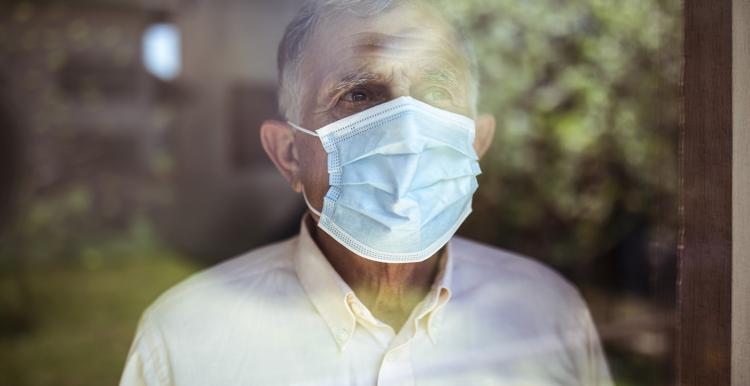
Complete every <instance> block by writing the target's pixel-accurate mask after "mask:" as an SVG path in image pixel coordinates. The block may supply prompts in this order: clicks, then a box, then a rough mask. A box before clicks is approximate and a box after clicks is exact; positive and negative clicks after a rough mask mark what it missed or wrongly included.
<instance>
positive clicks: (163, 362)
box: [120, 310, 173, 386]
mask: <svg viewBox="0 0 750 386" xmlns="http://www.w3.org/2000/svg"><path fill="white" fill-rule="evenodd" d="M171 378H172V377H171V371H170V368H169V360H168V353H167V349H166V345H165V344H164V338H163V335H162V333H161V330H160V329H159V326H158V324H157V323H156V321H155V320H154V318H153V316H152V315H151V312H150V310H146V311H145V312H144V313H143V316H142V317H141V320H140V322H139V323H138V329H137V330H136V334H135V339H134V340H133V344H132V345H131V347H130V352H129V353H128V358H127V360H126V362H125V369H124V371H123V373H122V377H121V378H120V386H173V382H172V379H171Z"/></svg>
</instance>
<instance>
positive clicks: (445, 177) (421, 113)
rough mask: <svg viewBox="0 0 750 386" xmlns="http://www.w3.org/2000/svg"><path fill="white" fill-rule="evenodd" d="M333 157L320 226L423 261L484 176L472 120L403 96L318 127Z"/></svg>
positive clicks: (374, 250) (357, 246) (456, 221)
mask: <svg viewBox="0 0 750 386" xmlns="http://www.w3.org/2000/svg"><path fill="white" fill-rule="evenodd" d="M288 123H289V124H290V125H291V126H292V127H294V128H295V129H297V130H299V131H301V132H303V133H305V134H308V135H313V136H317V137H319V138H320V141H321V143H322V144H323V148H324V149H325V151H326V153H327V154H328V177H329V178H328V184H329V186H330V187H329V189H328V192H327V193H326V195H325V197H324V200H323V202H324V203H323V208H322V209H321V210H320V211H318V210H317V209H315V208H314V207H313V206H312V205H310V202H309V201H308V199H307V196H306V195H304V190H303V195H304V199H305V203H307V206H308V207H309V208H310V210H311V211H312V212H313V213H315V214H317V215H318V216H319V217H320V220H319V221H318V227H319V228H321V229H322V230H323V231H325V232H326V233H328V234H329V235H330V236H331V237H333V238H334V239H335V240H336V241H338V242H339V243H340V244H341V245H343V246H345V247H346V248H347V249H349V250H350V251H352V252H354V253H356V254H357V255H359V256H362V257H364V258H367V259H370V260H374V261H379V262H385V263H411V262H418V261H422V260H425V259H427V258H429V257H430V256H432V255H433V254H434V253H436V252H437V251H438V250H439V249H440V248H442V247H443V246H444V245H445V244H446V243H447V242H448V240H450V238H451V237H452V236H453V234H454V233H455V232H456V230H458V227H459V226H460V225H461V224H462V223H463V221H464V220H465V219H466V217H467V216H468V215H469V213H471V198H472V196H473V194H474V192H475V191H476V189H477V186H478V185H477V179H476V176H477V175H479V174H480V172H481V171H480V169H479V163H478V157H477V154H476V152H475V151H474V147H473V143H474V136H475V126H474V121H473V120H472V119H470V118H468V117H465V116H463V115H459V114H455V113H452V112H449V111H446V110H442V109H439V108H436V107H433V106H430V105H428V104H426V103H423V102H420V101H418V100H416V99H413V98H411V97H400V98H397V99H394V100H392V101H389V102H387V103H383V104H380V105H377V106H375V107H372V108H370V109H368V110H365V111H362V112H360V113H357V114H354V115H351V116H349V117H346V118H344V119H341V120H339V121H336V122H333V123H331V124H329V125H326V126H324V127H322V128H320V129H318V130H316V131H311V130H307V129H304V128H302V127H300V126H298V125H296V124H294V123H292V122H288Z"/></svg>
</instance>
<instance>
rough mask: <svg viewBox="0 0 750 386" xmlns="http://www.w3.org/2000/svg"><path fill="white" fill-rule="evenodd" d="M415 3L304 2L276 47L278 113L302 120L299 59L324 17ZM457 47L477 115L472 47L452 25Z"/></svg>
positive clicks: (369, 13) (372, 12) (382, 0)
mask: <svg viewBox="0 0 750 386" xmlns="http://www.w3.org/2000/svg"><path fill="white" fill-rule="evenodd" d="M410 1H415V0H306V1H305V2H304V4H303V5H302V7H301V8H300V10H299V12H298V13H297V15H296V16H295V17H294V19H292V21H291V22H290V23H289V25H287V27H286V31H285V32H284V37H283V38H282V40H281V43H279V51H278V57H277V65H278V74H279V112H280V113H281V115H282V116H283V117H284V118H286V119H288V120H290V121H293V122H296V123H301V120H302V111H301V107H302V79H301V77H302V71H301V68H300V67H301V64H302V57H303V53H304V49H305V45H306V44H307V42H308V41H309V40H310V37H311V36H312V35H313V33H314V31H315V27H316V26H317V24H318V22H319V21H320V20H321V18H323V17H324V16H326V17H330V16H332V15H333V16H335V15H336V14H340V13H345V12H349V13H351V14H354V15H356V16H358V17H372V16H376V15H379V14H381V13H383V12H385V11H387V10H388V9H390V8H393V7H394V6H396V5H399V4H404V3H407V2H410ZM453 27H454V29H455V31H456V33H457V37H458V39H459V43H460V44H461V47H462V49H463V50H464V53H465V55H466V59H467V61H468V63H469V68H470V71H471V84H470V89H469V103H470V106H471V108H472V113H474V114H476V105H477V101H478V98H479V96H478V94H479V90H478V89H479V79H478V78H479V71H478V70H477V60H476V55H475V53H474V47H473V46H472V44H471V42H470V41H469V40H468V39H467V38H466V36H465V35H464V33H463V30H462V29H461V28H460V27H459V26H457V25H455V24H454V26H453Z"/></svg>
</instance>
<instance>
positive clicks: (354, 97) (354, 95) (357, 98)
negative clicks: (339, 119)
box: [342, 90, 370, 102]
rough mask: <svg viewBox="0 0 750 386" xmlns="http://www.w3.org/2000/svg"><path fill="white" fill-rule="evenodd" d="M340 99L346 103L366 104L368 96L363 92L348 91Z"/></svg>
mask: <svg viewBox="0 0 750 386" xmlns="http://www.w3.org/2000/svg"><path fill="white" fill-rule="evenodd" d="M342 98H343V99H344V100H345V101H347V102H367V101H369V100H370V96H369V95H368V94H367V91H365V90H352V91H349V92H347V93H346V94H344V96H343V97H342Z"/></svg>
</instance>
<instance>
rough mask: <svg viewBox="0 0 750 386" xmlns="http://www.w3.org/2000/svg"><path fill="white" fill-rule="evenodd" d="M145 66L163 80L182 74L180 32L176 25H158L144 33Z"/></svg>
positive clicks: (150, 27) (152, 26)
mask: <svg viewBox="0 0 750 386" xmlns="http://www.w3.org/2000/svg"><path fill="white" fill-rule="evenodd" d="M143 64H144V65H145V66H146V69H147V70H148V71H149V72H150V73H151V74H153V75H154V76H156V77H158V78H160V79H163V80H172V79H175V78H176V77H177V76H178V75H179V74H180V31H179V29H178V28H177V26H175V25H174V24H170V23H157V24H153V25H151V26H149V27H148V28H147V29H146V31H145V32H144V33H143Z"/></svg>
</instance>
